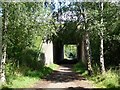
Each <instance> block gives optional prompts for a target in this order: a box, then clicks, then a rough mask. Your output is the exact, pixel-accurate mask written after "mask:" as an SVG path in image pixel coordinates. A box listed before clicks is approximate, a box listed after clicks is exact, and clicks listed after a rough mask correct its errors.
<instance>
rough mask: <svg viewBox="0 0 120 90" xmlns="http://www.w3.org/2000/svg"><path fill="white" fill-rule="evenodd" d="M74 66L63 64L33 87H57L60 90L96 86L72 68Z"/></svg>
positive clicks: (86, 88) (74, 89)
mask: <svg viewBox="0 0 120 90" xmlns="http://www.w3.org/2000/svg"><path fill="white" fill-rule="evenodd" d="M71 68H72V66H70V65H69V66H68V65H62V66H60V67H59V69H58V70H56V71H54V72H53V73H52V74H51V75H49V76H47V77H45V78H44V79H43V80H40V81H39V82H38V83H36V84H35V85H34V86H33V88H42V89H43V90H47V89H53V88H57V89H59V90H79V89H82V90H83V89H85V90H88V89H92V88H94V86H93V85H92V84H91V83H90V82H89V81H88V80H86V79H85V78H83V77H82V76H80V75H79V74H77V73H75V72H73V71H72V70H71Z"/></svg>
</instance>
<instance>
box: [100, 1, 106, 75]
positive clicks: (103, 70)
mask: <svg viewBox="0 0 120 90" xmlns="http://www.w3.org/2000/svg"><path fill="white" fill-rule="evenodd" d="M100 5H101V30H100V65H101V72H102V73H105V65H104V51H103V50H104V26H103V5H104V4H103V0H102V1H101V2H100Z"/></svg>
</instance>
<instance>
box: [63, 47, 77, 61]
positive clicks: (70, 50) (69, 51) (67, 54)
mask: <svg viewBox="0 0 120 90" xmlns="http://www.w3.org/2000/svg"><path fill="white" fill-rule="evenodd" d="M76 48H77V47H76V46H74V45H65V46H64V51H65V52H64V54H65V55H64V57H65V58H66V59H67V58H73V59H74V58H76V57H77V49H76ZM70 54H72V55H70Z"/></svg>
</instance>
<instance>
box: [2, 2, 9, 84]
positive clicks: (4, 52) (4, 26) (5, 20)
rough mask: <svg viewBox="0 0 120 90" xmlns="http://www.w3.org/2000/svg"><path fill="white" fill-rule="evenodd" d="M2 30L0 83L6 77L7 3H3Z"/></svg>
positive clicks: (3, 81) (4, 80)
mask: <svg viewBox="0 0 120 90" xmlns="http://www.w3.org/2000/svg"><path fill="white" fill-rule="evenodd" d="M3 5H4V6H3V7H4V9H3V32H2V59H1V62H0V63H1V64H0V65H1V66H0V79H1V83H5V82H6V78H5V63H6V56H7V54H6V49H7V43H6V42H7V41H6V40H7V24H8V22H7V21H8V19H7V18H8V14H7V8H6V7H7V4H6V3H3Z"/></svg>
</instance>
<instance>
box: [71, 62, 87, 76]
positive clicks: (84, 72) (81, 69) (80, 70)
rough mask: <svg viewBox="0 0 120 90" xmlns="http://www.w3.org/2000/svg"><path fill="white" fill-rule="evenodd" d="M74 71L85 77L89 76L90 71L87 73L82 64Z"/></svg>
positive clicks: (75, 67) (78, 64) (76, 65)
mask: <svg viewBox="0 0 120 90" xmlns="http://www.w3.org/2000/svg"><path fill="white" fill-rule="evenodd" d="M73 70H74V71H75V72H78V73H79V74H81V75H83V76H87V75H88V71H87V69H86V68H85V66H84V64H83V63H82V62H79V63H77V64H75V65H74V68H73Z"/></svg>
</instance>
